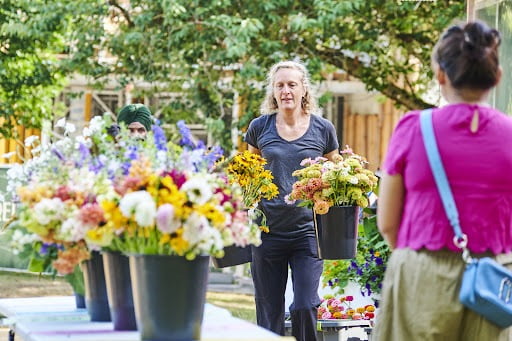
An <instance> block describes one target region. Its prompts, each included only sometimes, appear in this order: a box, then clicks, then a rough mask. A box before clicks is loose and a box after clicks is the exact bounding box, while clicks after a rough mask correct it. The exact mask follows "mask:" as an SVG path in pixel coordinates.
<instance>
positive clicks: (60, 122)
mask: <svg viewBox="0 0 512 341" xmlns="http://www.w3.org/2000/svg"><path fill="white" fill-rule="evenodd" d="M65 126H66V118H65V117H63V118H61V119H60V120H58V121H57V123H55V127H57V128H64V127H65Z"/></svg>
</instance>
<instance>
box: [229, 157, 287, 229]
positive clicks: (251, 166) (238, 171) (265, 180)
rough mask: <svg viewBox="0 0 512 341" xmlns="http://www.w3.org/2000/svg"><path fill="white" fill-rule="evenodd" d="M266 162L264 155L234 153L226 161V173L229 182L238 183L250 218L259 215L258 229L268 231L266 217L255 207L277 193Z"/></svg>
mask: <svg viewBox="0 0 512 341" xmlns="http://www.w3.org/2000/svg"><path fill="white" fill-rule="evenodd" d="M266 163H267V160H265V158H264V157H262V156H261V155H257V154H254V153H251V152H249V151H244V152H243V153H239V154H237V155H235V156H234V157H233V158H232V159H231V160H230V161H229V163H228V166H227V173H228V175H229V180H230V183H235V184H238V185H240V187H241V188H242V197H243V203H244V206H245V207H246V208H248V209H250V210H251V212H252V215H251V217H252V218H258V217H261V226H260V229H261V230H262V231H264V232H269V229H268V227H267V226H266V217H265V215H264V214H263V212H262V211H261V210H259V209H258V208H257V205H258V203H259V202H260V201H261V199H263V198H264V199H272V198H275V197H276V196H277V195H278V194H279V190H278V188H277V186H276V185H275V184H274V183H273V179H274V176H273V175H272V173H271V172H270V171H269V170H267V169H265V168H264V166H265V164H266Z"/></svg>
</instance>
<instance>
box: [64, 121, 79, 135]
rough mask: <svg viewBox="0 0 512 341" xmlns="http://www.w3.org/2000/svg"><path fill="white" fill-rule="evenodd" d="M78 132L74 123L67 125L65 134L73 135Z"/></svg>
mask: <svg viewBox="0 0 512 341" xmlns="http://www.w3.org/2000/svg"><path fill="white" fill-rule="evenodd" d="M75 131H76V127H75V125H74V124H73V123H66V128H65V129H64V134H66V135H67V134H73V133H74V132H75Z"/></svg>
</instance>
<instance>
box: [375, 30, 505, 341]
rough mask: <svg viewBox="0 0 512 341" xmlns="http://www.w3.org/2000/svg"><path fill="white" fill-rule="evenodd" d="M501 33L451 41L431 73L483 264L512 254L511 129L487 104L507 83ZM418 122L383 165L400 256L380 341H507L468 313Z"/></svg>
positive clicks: (442, 130)
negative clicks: (503, 78)
mask: <svg viewBox="0 0 512 341" xmlns="http://www.w3.org/2000/svg"><path fill="white" fill-rule="evenodd" d="M499 44H500V36H499V33H498V32H497V31H496V30H494V29H490V28H489V27H487V26H486V25H485V24H483V23H481V22H471V23H468V24H465V25H460V26H453V27H451V28H450V29H448V30H447V31H446V32H444V34H443V36H442V37H441V39H440V40H439V42H438V44H437V45H436V48H435V50H434V53H433V58H432V64H433V69H434V73H435V76H436V79H437V80H438V82H439V85H440V87H441V92H442V95H443V97H444V98H445V99H446V100H447V102H448V103H449V104H448V105H446V106H443V107H441V108H437V109H434V110H433V124H434V132H435V136H436V140H437V142H438V145H439V151H440V155H441V159H442V161H443V165H444V167H445V170H446V173H447V177H448V181H449V183H450V186H451V188H452V191H453V194H454V198H455V202H456V203H457V207H458V210H459V216H460V221H461V226H462V230H463V231H464V233H466V234H467V236H468V239H469V245H468V246H469V249H470V251H471V252H472V253H473V255H474V256H476V257H481V256H489V255H491V256H498V255H500V257H502V255H506V254H508V253H510V252H511V250H512V120H511V119H510V118H509V117H507V116H506V115H505V114H503V113H501V112H499V111H498V110H495V109H493V108H491V107H489V106H487V105H486V104H485V103H484V102H485V100H486V98H487V97H488V95H489V92H490V90H491V89H492V88H493V87H494V86H495V85H496V84H497V83H498V82H499V80H500V77H501V68H500V66H499V62H498V46H499ZM419 112H420V111H412V112H410V113H408V114H407V115H405V116H404V117H403V118H402V119H401V121H400V122H399V123H398V125H397V127H396V128H395V131H394V133H393V136H392V137H391V141H390V144H389V149H388V152H387V156H386V159H385V162H384V165H383V176H382V180H381V187H380V197H379V204H378V216H377V217H378V226H379V229H380V231H381V233H382V234H383V235H384V237H385V238H386V240H387V241H388V243H389V244H390V246H391V247H392V248H393V249H394V251H393V254H392V256H391V259H390V261H389V263H388V268H387V271H386V275H385V279H384V283H383V293H382V306H381V309H380V311H379V314H378V315H377V324H376V328H375V330H374V333H373V337H372V340H392V341H397V340H450V341H451V340H502V339H503V340H507V339H508V331H507V330H501V329H500V328H499V327H497V326H495V325H493V324H491V323H490V322H488V321H487V320H485V319H484V318H483V317H481V316H480V315H477V314H475V313H474V312H472V311H470V310H468V309H466V308H464V306H462V304H461V303H460V302H459V299H458V294H459V288H460V281H461V278H462V272H463V270H464V262H463V260H462V257H461V255H460V252H459V249H458V248H457V247H455V245H454V244H453V241H452V240H453V235H454V234H453V230H452V227H451V226H450V223H449V222H448V219H447V217H446V213H445V211H444V208H443V205H442V202H441V198H440V196H439V193H438V190H437V187H436V184H435V181H434V177H433V175H432V172H431V170H430V166H429V163H428V159H427V155H426V151H425V147H424V144H423V139H422V135H421V132H420V123H419Z"/></svg>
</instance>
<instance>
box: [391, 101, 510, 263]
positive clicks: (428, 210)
mask: <svg viewBox="0 0 512 341" xmlns="http://www.w3.org/2000/svg"><path fill="white" fill-rule="evenodd" d="M475 110H478V113H479V129H478V131H477V132H476V133H472V132H471V131H470V123H471V120H472V117H473V113H474V111H475ZM419 113H420V112H419V111H412V112H409V113H408V114H406V115H405V116H404V117H403V118H402V119H401V120H400V122H399V123H398V125H397V127H396V128H395V131H394V132H393V135H392V137H391V141H390V144H389V147H388V152H387V155H386V158H385V161H384V164H383V170H384V171H385V172H386V173H388V174H391V175H393V174H401V175H402V176H403V179H404V183H405V201H404V211H403V215H402V220H401V223H400V227H399V232H398V239H397V245H396V247H397V248H406V247H408V248H411V249H414V250H418V249H422V248H425V249H428V250H440V249H449V250H453V251H456V250H458V249H457V248H456V247H455V246H454V245H453V242H452V239H453V235H454V234H453V230H452V228H451V226H450V224H449V222H448V219H447V218H446V214H445V211H444V208H443V205H442V202H441V198H440V196H439V194H438V191H437V188H436V185H435V182H434V178H433V176H432V173H431V171H430V166H429V164H428V160H427V155H426V152H425V147H424V144H423V139H422V136H421V131H420V124H419ZM433 123H434V132H435V135H436V140H437V143H438V145H439V152H440V155H441V159H442V162H443V165H444V167H445V170H446V174H447V177H448V181H449V183H450V186H451V188H452V191H453V195H454V198H455V202H456V205H457V208H458V211H459V217H460V222H461V226H462V231H463V232H464V233H466V234H467V236H468V239H469V249H470V251H472V252H475V253H482V252H485V251H491V252H492V253H494V254H499V253H505V252H510V251H511V250H512V119H511V118H510V117H507V116H506V115H505V114H503V113H501V112H499V111H497V110H495V109H492V108H490V107H485V106H478V105H469V104H452V105H447V106H444V107H442V108H437V109H434V111H433Z"/></svg>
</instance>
